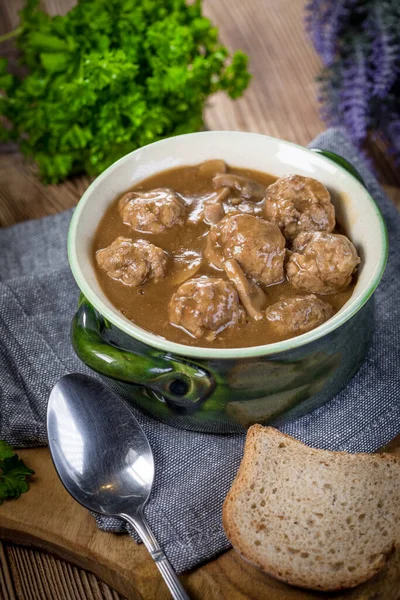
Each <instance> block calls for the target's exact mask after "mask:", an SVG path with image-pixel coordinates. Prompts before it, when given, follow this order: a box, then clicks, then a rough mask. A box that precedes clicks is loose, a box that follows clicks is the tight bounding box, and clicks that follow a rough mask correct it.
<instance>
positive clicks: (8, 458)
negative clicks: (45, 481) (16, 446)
mask: <svg viewBox="0 0 400 600" xmlns="http://www.w3.org/2000/svg"><path fill="white" fill-rule="evenodd" d="M34 473H35V471H32V469H29V468H28V467H26V466H25V464H24V461H23V460H22V459H21V458H19V457H18V454H15V453H14V451H13V449H12V448H11V446H9V445H8V444H7V442H3V441H0V504H2V503H3V500H6V499H7V498H10V499H11V498H14V499H16V498H19V497H20V495H21V494H23V493H24V492H27V491H28V489H29V485H28V483H27V481H26V479H27V477H29V476H30V475H33V474H34Z"/></svg>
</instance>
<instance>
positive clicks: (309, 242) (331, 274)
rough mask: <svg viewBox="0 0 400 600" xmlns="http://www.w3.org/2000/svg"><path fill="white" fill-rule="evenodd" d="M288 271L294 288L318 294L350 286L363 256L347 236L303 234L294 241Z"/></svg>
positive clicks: (319, 233) (331, 292)
mask: <svg viewBox="0 0 400 600" xmlns="http://www.w3.org/2000/svg"><path fill="white" fill-rule="evenodd" d="M292 248H293V253H292V254H291V256H290V257H289V260H288V262H287V265H286V274H287V277H288V279H289V281H290V282H291V283H292V285H294V287H296V288H298V289H301V290H307V291H308V292H314V293H315V294H333V293H334V292H338V291H340V290H342V289H344V288H346V287H347V286H348V285H349V284H350V282H351V278H352V275H353V273H354V271H355V270H356V267H357V265H358V264H359V262H360V259H359V257H358V255H357V250H356V249H355V247H354V246H353V244H352V243H351V241H350V240H349V239H347V237H346V236H344V235H338V234H336V233H324V232H321V231H316V232H313V233H300V235H298V236H297V237H296V238H295V240H294V241H293V247H292Z"/></svg>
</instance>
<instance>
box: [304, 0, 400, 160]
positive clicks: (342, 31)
mask: <svg viewBox="0 0 400 600" xmlns="http://www.w3.org/2000/svg"><path fill="white" fill-rule="evenodd" d="M305 20H306V28H307V31H308V32H309V34H310V37H311V39H312V42H313V45H314V47H315V49H316V50H317V52H318V53H319V54H320V56H321V58H322V61H323V63H324V65H325V68H324V69H323V71H322V74H321V76H320V77H319V83H320V86H319V92H320V93H319V98H318V99H319V102H320V104H321V114H322V116H323V118H324V120H325V121H326V122H327V123H329V124H333V125H337V124H342V125H344V126H345V127H346V129H347V130H348V132H349V133H350V135H351V137H352V139H353V141H354V142H355V143H356V144H357V145H358V146H359V147H360V148H361V147H362V143H363V142H364V141H365V139H366V137H367V134H368V133H372V135H375V136H378V137H381V138H382V139H384V140H385V141H386V142H387V143H388V145H389V147H390V149H391V151H392V152H393V153H394V154H396V155H397V157H398V158H399V161H400V0H309V2H308V4H307V7H306V19H305Z"/></svg>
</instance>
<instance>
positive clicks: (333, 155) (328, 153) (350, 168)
mask: <svg viewBox="0 0 400 600" xmlns="http://www.w3.org/2000/svg"><path fill="white" fill-rule="evenodd" d="M311 150H312V151H313V152H317V153H318V154H322V156H325V158H329V159H330V160H332V161H333V162H335V163H337V164H338V165H339V166H341V167H343V168H344V169H346V171H348V172H349V173H351V175H353V177H355V178H356V179H358V181H359V182H360V183H362V184H363V186H365V183H364V180H363V178H362V177H361V175H360V173H359V172H358V171H357V169H356V168H355V167H353V165H352V164H351V163H349V161H348V160H346V159H345V158H343V156H339V154H336V152H331V151H330V150H321V149H320V148H311Z"/></svg>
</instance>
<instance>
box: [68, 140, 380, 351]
mask: <svg viewBox="0 0 400 600" xmlns="http://www.w3.org/2000/svg"><path fill="white" fill-rule="evenodd" d="M221 134H224V135H234V136H243V137H262V138H267V139H270V140H275V141H279V142H280V143H283V144H285V145H288V146H290V147H293V148H298V149H301V150H303V151H305V152H309V153H310V154H312V155H313V156H314V157H315V153H314V152H313V151H312V150H311V149H309V148H306V147H304V146H301V145H299V144H294V143H293V142H288V141H286V140H281V139H279V138H275V137H272V136H268V135H264V134H261V133H252V132H245V131H224V130H222V131H218V130H216V131H201V132H196V133H188V134H184V135H181V136H175V137H174V138H166V139H164V140H160V141H158V142H153V143H152V144H149V145H148V146H147V147H149V146H155V145H160V144H168V143H170V141H171V140H172V139H176V138H188V137H192V136H218V135H221ZM143 147H144V146H143ZM143 147H141V148H138V149H136V150H133V151H132V152H130V153H129V154H126V155H125V156H123V157H122V158H120V159H119V160H117V161H116V162H115V163H113V164H112V165H110V166H109V167H108V168H107V169H106V170H105V171H103V173H101V174H100V175H99V176H98V177H97V178H96V179H95V180H94V181H93V182H92V183H91V185H90V186H89V187H88V188H87V190H86V191H85V192H84V194H83V195H82V197H81V199H80V201H79V202H78V205H77V207H76V208H75V211H74V214H73V216H72V219H71V223H70V227H69V231H68V259H69V264H70V267H71V271H72V274H73V276H74V278H75V281H76V283H77V284H78V287H79V288H80V290H81V292H82V293H83V294H84V296H85V297H86V298H87V300H88V301H89V302H90V304H92V306H93V307H94V308H95V309H96V310H97V311H98V312H99V313H100V314H101V315H102V316H103V317H104V318H105V319H106V320H107V321H109V322H110V323H112V324H113V325H115V326H116V327H117V328H118V329H120V330H121V331H123V332H124V333H126V334H127V335H129V336H130V337H133V338H134V339H137V340H139V341H140V342H142V343H144V344H146V345H148V346H150V347H152V348H157V349H158V350H161V351H164V352H165V353H173V354H177V355H179V356H184V357H187V358H200V359H208V360H213V359H240V358H253V357H259V356H272V355H273V356H274V358H275V357H276V356H277V355H279V354H281V353H284V352H287V351H291V350H295V349H297V348H300V347H302V346H305V345H306V344H309V343H311V342H314V341H316V340H318V339H320V338H321V337H324V336H326V335H328V334H329V333H331V332H332V331H334V330H336V329H338V328H339V327H341V326H342V325H343V324H344V323H346V322H347V321H348V320H349V319H351V318H352V317H353V316H354V315H355V314H356V313H357V312H358V311H359V310H360V309H361V308H362V307H363V306H364V305H365V304H366V302H367V301H368V300H369V298H370V297H371V296H372V294H373V293H374V291H375V289H376V288H377V286H378V284H379V282H380V280H381V278H382V275H383V273H384V271H385V267H386V262H387V257H388V235H387V229H386V225H385V222H384V219H383V216H382V213H381V211H380V209H379V207H378V206H377V204H376V202H375V200H374V199H373V198H372V196H371V194H370V193H369V192H368V190H367V189H366V188H365V187H364V186H362V184H361V183H360V186H362V188H363V193H364V194H365V196H366V198H367V199H368V200H369V202H370V204H371V208H372V209H373V211H374V212H375V214H376V216H377V218H378V222H379V224H380V231H379V234H380V244H379V247H380V250H381V255H380V259H379V262H378V264H377V266H376V268H375V271H374V272H373V274H372V276H371V278H370V280H369V283H368V285H367V286H366V287H365V289H364V290H363V293H362V294H361V295H360V296H359V297H358V298H357V299H356V300H355V301H354V302H352V301H351V298H350V300H349V301H348V303H347V306H346V307H345V309H344V310H342V311H340V312H339V313H337V314H336V315H334V316H333V317H332V318H331V319H329V320H328V321H326V322H325V323H323V324H322V325H319V326H318V327H316V328H315V329H313V330H311V331H309V332H307V333H304V334H302V335H299V336H297V337H294V338H290V339H288V340H283V341H281V342H274V343H272V344H264V345H261V346H248V347H244V348H207V347H200V346H188V345H186V344H179V343H177V342H171V341H169V340H167V339H166V338H163V337H161V336H159V335H156V334H154V333H151V332H150V331H147V330H145V329H143V328H141V327H139V326H137V325H135V324H134V323H130V322H127V321H125V320H123V319H122V318H121V317H119V316H118V314H116V312H114V311H113V310H110V309H109V307H108V306H106V305H105V304H104V303H103V301H102V300H101V299H100V298H99V297H98V296H97V294H96V293H95V292H94V291H93V290H92V288H91V287H90V285H89V284H88V283H87V281H86V279H85V277H84V275H83V273H82V271H81V268H80V266H79V261H78V257H77V253H76V246H75V239H76V230H77V225H78V222H79V217H80V214H81V212H82V210H83V208H84V206H85V205H86V203H87V202H88V201H89V199H90V197H91V195H92V193H93V191H94V190H95V189H96V188H97V187H98V186H99V185H101V183H102V182H103V180H104V179H106V178H107V177H108V176H109V175H110V174H111V173H112V171H113V170H114V169H115V168H116V167H117V166H118V165H120V164H121V163H123V162H128V161H129V160H130V159H131V156H132V155H133V154H135V153H136V152H138V151H140V150H141V149H142V148H143ZM319 156H320V157H321V158H322V159H323V160H328V161H330V162H332V161H331V159H329V158H327V157H326V156H325V155H323V154H320V153H319ZM335 164H336V167H337V168H338V169H339V170H340V171H342V172H343V173H344V174H345V175H346V176H347V177H351V178H352V179H355V177H354V175H352V174H351V173H350V172H349V171H348V170H347V169H345V168H344V167H342V166H341V165H339V164H338V163H335ZM357 181H358V180H357ZM358 183H359V182H358ZM111 201H112V200H110V202H111ZM115 310H117V309H115Z"/></svg>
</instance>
